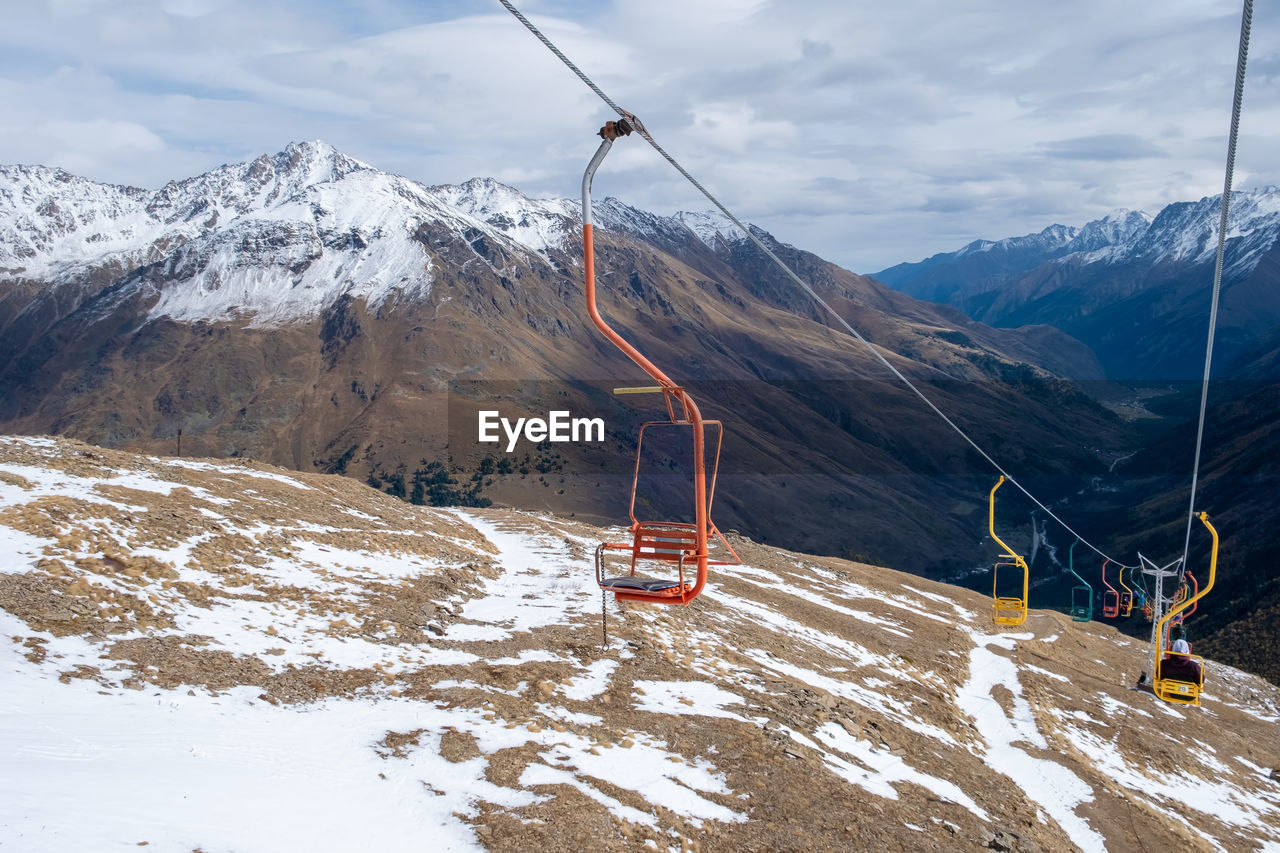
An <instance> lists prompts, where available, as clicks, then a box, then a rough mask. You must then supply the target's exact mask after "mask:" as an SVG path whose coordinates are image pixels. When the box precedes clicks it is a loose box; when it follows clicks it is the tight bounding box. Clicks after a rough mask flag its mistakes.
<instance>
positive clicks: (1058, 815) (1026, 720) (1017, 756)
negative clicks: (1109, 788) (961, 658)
mask: <svg viewBox="0 0 1280 853" xmlns="http://www.w3.org/2000/svg"><path fill="white" fill-rule="evenodd" d="M972 636H973V640H974V647H973V649H972V650H971V651H970V652H969V680H968V681H967V682H966V683H965V685H964V686H963V687H962V688H961V690H960V692H959V694H958V695H957V696H956V705H957V706H959V708H960V709H961V710H962V711H964V712H965V713H966V714H968V715H969V716H970V717H971V718H972V719H973V721H974V725H975V726H976V727H977V729H978V733H979V735H981V736H982V739H983V740H984V741H985V742H986V745H987V748H986V749H985V750H984V751H982V752H981V753H980V755H981V757H982V760H983V761H984V762H986V763H987V764H988V765H989V766H990V767H992V768H993V769H995V770H997V771H999V772H1001V773H1003V774H1004V775H1006V776H1008V777H1009V778H1010V779H1012V780H1013V782H1014V783H1015V784H1016V785H1017V786H1018V787H1019V788H1021V789H1022V790H1023V792H1024V793H1025V794H1026V795H1027V797H1028V798H1029V799H1030V800H1031V801H1032V802H1034V803H1036V804H1038V805H1039V806H1040V807H1041V808H1043V809H1044V810H1045V811H1046V812H1047V813H1048V814H1049V815H1050V816H1051V817H1052V818H1053V819H1054V820H1055V821H1057V823H1058V825H1059V826H1060V827H1062V829H1063V831H1065V832H1066V833H1067V835H1068V836H1070V838H1071V840H1072V842H1074V843H1075V844H1076V845H1077V846H1079V847H1080V849H1081V850H1084V851H1086V853H1092V851H1099V853H1105V851H1106V849H1107V844H1106V839H1105V838H1103V837H1102V835H1100V834H1099V833H1098V831H1097V830H1095V829H1094V828H1093V827H1092V826H1090V824H1089V821H1088V820H1087V819H1086V818H1083V817H1081V816H1080V815H1078V814H1077V813H1076V809H1077V808H1078V807H1079V806H1080V805H1081V804H1083V803H1087V802H1089V801H1091V800H1093V798H1094V792H1093V789H1092V788H1090V787H1089V785H1088V784H1087V783H1086V782H1085V781H1084V780H1082V779H1081V778H1080V777H1079V776H1077V775H1075V774H1074V773H1072V772H1071V771H1070V770H1069V769H1067V768H1066V767H1065V766H1063V765H1062V764H1059V763H1057V762H1055V761H1049V760H1046V759H1042V758H1035V757H1033V756H1032V755H1031V754H1030V753H1028V752H1026V751H1025V750H1023V749H1020V748H1019V747H1018V746H1016V745H1015V744H1017V743H1024V744H1026V745H1028V746H1031V747H1034V748H1037V749H1040V750H1044V749H1047V748H1048V744H1047V743H1046V742H1045V739H1044V735H1042V734H1041V733H1040V730H1039V729H1038V728H1037V727H1036V722H1035V717H1034V715H1033V714H1032V712H1031V706H1030V705H1029V704H1028V703H1027V700H1026V699H1025V698H1024V697H1023V695H1022V685H1021V683H1020V682H1019V681H1018V671H1017V668H1016V667H1015V666H1014V663H1013V661H1012V660H1010V659H1009V658H1007V657H1004V656H1002V655H998V654H995V653H994V652H992V651H991V650H990V649H988V648H987V646H988V645H996V646H1001V647H1004V648H1012V646H1013V644H1014V642H1015V641H1016V640H1017V639H1030V635H1026V634H1022V635H1009V634H1005V635H1000V636H983V635H980V634H977V633H974V634H973V635H972ZM997 686H1001V687H1004V688H1005V689H1006V690H1007V691H1008V692H1009V693H1010V694H1011V695H1012V699H1013V708H1012V714H1009V713H1007V712H1006V711H1005V709H1004V708H1003V707H1002V706H1001V704H1000V702H998V701H997V700H996V696H995V693H994V692H993V691H994V689H995V688H996V687H997Z"/></svg>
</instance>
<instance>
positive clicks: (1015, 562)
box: [987, 474, 1031, 625]
mask: <svg viewBox="0 0 1280 853" xmlns="http://www.w3.org/2000/svg"><path fill="white" fill-rule="evenodd" d="M1002 485H1004V475H1003V474H1002V475H1001V476H1000V479H999V480H997V481H996V484H995V485H994V486H992V487H991V496H990V510H989V512H988V516H987V518H988V522H989V523H988V526H989V528H990V530H991V538H992V539H994V540H995V541H996V543H997V544H998V545H999V546H1000V547H1001V548H1003V549H1004V553H1003V554H1001V555H1000V556H999V558H997V560H996V565H995V571H994V572H993V574H992V578H991V620H992V621H993V622H995V623H996V624H997V625H1021V624H1022V623H1023V622H1025V621H1027V588H1028V584H1029V582H1030V576H1031V570H1030V569H1029V568H1028V567H1027V561H1026V560H1025V559H1023V558H1022V557H1021V556H1019V555H1018V554H1015V553H1014V552H1013V549H1012V548H1010V547H1009V546H1008V545H1006V544H1004V541H1003V540H1002V539H1001V538H1000V537H999V536H997V535H996V489H998V488H1000V487H1001V486H1002ZM1002 567H1003V568H1004V569H1005V573H1006V575H1007V574H1008V572H1009V571H1010V570H1013V572H1014V575H1015V576H1016V575H1017V574H1018V572H1017V570H1018V569H1021V570H1022V595H1021V596H1017V595H1001V594H1000V569H1001V568H1002Z"/></svg>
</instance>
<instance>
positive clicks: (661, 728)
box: [0, 439, 1280, 851]
mask: <svg viewBox="0 0 1280 853" xmlns="http://www.w3.org/2000/svg"><path fill="white" fill-rule="evenodd" d="M39 472H47V475H46V474H42V473H39ZM133 478H138V479H133ZM94 479H96V480H102V481H114V482H104V483H99V484H98V485H92V486H90V487H89V488H88V489H87V490H86V495H87V496H86V497H82V498H77V497H74V496H61V497H59V496H56V495H54V494H52V493H51V492H53V491H57V489H58V488H60V487H58V486H54V485H48V484H49V483H73V484H74V483H81V484H83V483H87V482H89V481H90V480H94ZM139 479H141V480H144V481H145V482H139ZM0 483H2V484H3V486H4V487H5V488H6V489H8V490H9V491H8V492H6V494H10V495H20V497H13V498H12V499H11V500H10V502H9V506H8V507H7V508H3V509H0V525H3V526H5V527H9V528H11V529H14V530H21V531H25V532H27V533H28V534H29V535H33V536H37V537H40V538H41V540H43V541H44V542H45V544H43V545H42V546H41V553H39V554H38V555H35V556H33V557H32V559H31V560H30V561H29V562H27V563H23V562H20V561H16V562H14V563H12V565H13V566H14V568H13V569H12V570H10V571H7V572H5V573H3V574H0V607H3V608H4V609H5V610H7V611H8V612H9V613H11V614H13V615H14V616H17V617H18V618H19V619H21V620H22V621H23V622H24V623H25V624H26V626H27V629H26V631H25V632H24V634H23V635H22V636H15V637H13V641H14V642H17V643H20V644H21V645H23V646H24V647H25V648H27V649H29V651H28V652H27V655H28V658H29V660H31V662H32V664H33V666H34V665H39V666H42V667H45V668H52V671H54V672H57V671H59V667H60V664H59V659H58V658H57V654H58V652H57V651H56V650H57V649H58V648H59V647H58V644H57V642H56V637H57V636H59V635H76V636H82V637H85V638H87V639H88V640H89V641H90V642H91V643H93V644H94V645H95V646H96V647H97V648H99V649H100V650H101V652H102V658H101V659H100V662H99V664H98V665H96V666H93V667H84V666H80V667H77V668H74V669H71V668H67V669H65V670H63V671H62V674H63V677H64V678H92V679H94V680H97V681H99V683H101V684H102V689H104V690H107V691H112V690H120V689H128V688H135V689H142V688H145V689H154V690H164V689H177V690H182V691H186V690H202V691H215V692H216V691H222V690H226V689H228V688H230V687H234V686H237V685H252V687H253V689H254V690H255V691H260V698H261V700H262V701H264V702H270V703H272V704H282V705H283V706H285V707H294V706H296V707H297V708H298V709H299V710H300V711H305V709H306V706H307V703H309V702H311V701H313V700H315V699H317V698H320V697H326V696H328V697H336V698H345V699H351V700H355V699H365V700H376V701H393V700H394V701H409V702H419V703H422V704H423V707H424V708H426V707H431V708H443V709H448V710H450V711H451V713H454V714H455V717H454V721H455V723H456V724H455V725H453V726H450V727H448V728H446V729H443V730H433V729H422V730H416V731H388V732H387V733H386V735H385V737H384V738H383V740H382V743H381V744H379V745H378V747H377V748H378V749H379V750H380V752H379V754H380V755H382V756H383V757H384V758H385V760H386V761H388V762H395V761H398V760H400V759H402V758H405V757H408V756H411V755H412V754H413V753H414V752H415V751H417V750H438V751H439V752H440V754H442V755H444V756H445V757H446V758H447V759H448V760H450V761H458V762H465V761H471V760H475V759H477V758H480V759H483V761H484V762H485V767H486V770H485V774H486V778H487V779H488V780H489V781H490V782H492V783H494V784H496V785H500V786H502V787H507V788H512V789H524V788H526V787H527V788H528V789H530V790H533V791H536V792H538V793H544V794H552V795H554V797H553V798H552V799H547V800H544V801H541V802H537V803H534V804H532V805H528V806H523V807H502V806H498V805H496V804H494V803H487V802H481V803H479V804H478V805H479V815H478V816H477V817H475V818H469V819H468V820H469V821H470V822H471V823H473V824H474V825H475V831H476V837H477V839H478V840H479V841H480V842H481V843H483V844H484V845H485V846H486V847H488V848H490V849H495V850H528V849H531V848H534V847H537V848H540V849H544V850H548V851H557V850H578V849H583V848H584V847H586V846H590V847H593V848H596V849H614V850H623V849H642V845H643V844H644V843H645V842H646V841H648V840H652V841H653V842H654V843H657V844H659V846H660V847H663V848H665V847H668V846H674V847H676V848H677V849H680V848H681V847H682V846H683V848H684V849H699V850H802V849H803V850H813V849H823V850H825V849H854V850H864V849H876V850H902V851H908V850H921V849H941V850H982V849H1005V850H1024V851H1033V850H1043V851H1049V850H1053V851H1056V850H1070V849H1074V847H1073V841H1072V839H1073V838H1074V839H1076V840H1077V841H1079V840H1080V839H1083V838H1085V837H1086V836H1088V837H1094V835H1089V833H1093V834H1095V835H1096V837H1098V838H1100V839H1102V841H1103V843H1105V845H1106V849H1108V850H1115V851H1125V850H1134V851H1136V850H1144V849H1146V850H1149V849H1156V848H1161V849H1174V848H1176V849H1187V850H1209V849H1213V847H1214V846H1215V845H1216V846H1219V847H1222V848H1226V849H1231V850H1237V849H1238V850H1249V849H1255V848H1256V847H1257V845H1258V844H1259V843H1260V842H1261V841H1262V840H1264V839H1267V838H1274V837H1275V835H1276V833H1277V832H1278V831H1280V785H1278V784H1277V783H1276V782H1274V781H1271V780H1269V779H1268V778H1267V775H1266V774H1267V769H1268V768H1277V767H1280V746H1278V743H1280V740H1278V739H1277V738H1276V737H1275V732H1276V721H1277V718H1280V690H1277V689H1276V688H1275V687H1273V686H1271V685H1268V684H1266V683H1265V682H1263V681H1261V680H1260V679H1257V678H1255V677H1252V676H1247V675H1244V674H1243V673H1239V672H1237V671H1234V670H1231V669H1230V668H1229V667H1224V666H1221V665H1216V664H1212V663H1211V667H1212V670H1211V675H1210V678H1209V684H1208V690H1209V694H1210V695H1209V697H1208V698H1207V699H1206V702H1205V706H1204V707H1203V708H1201V709H1186V710H1177V709H1172V708H1169V707H1167V706H1165V705H1163V704H1162V703H1160V702H1158V701H1157V700H1156V699H1154V697H1152V696H1150V695H1149V694H1145V693H1138V692H1135V691H1133V690H1130V689H1129V688H1128V686H1127V685H1128V684H1130V683H1132V682H1133V680H1134V678H1135V677H1136V675H1137V672H1138V670H1139V669H1140V668H1141V667H1142V666H1143V665H1144V662H1145V661H1144V649H1143V647H1141V646H1140V645H1137V644H1135V643H1133V642H1131V641H1129V640H1128V639H1127V638H1124V637H1122V636H1120V635H1118V634H1117V632H1115V631H1114V630H1113V629H1111V628H1110V627H1107V626H1102V625H1097V624H1087V625H1079V624H1074V623H1072V622H1071V621H1070V620H1069V618H1067V617H1064V616H1062V615H1060V614H1056V613H1049V612H1035V613H1033V614H1032V616H1031V618H1030V620H1029V621H1028V623H1027V624H1026V625H1025V626H1023V627H1022V628H1019V629H1017V631H1016V632H1008V633H1004V634H998V633H995V632H993V630H992V626H991V625H990V622H989V619H988V617H987V603H988V602H987V600H986V599H985V598H984V597H983V596H980V595H977V594H975V593H971V592H968V591H965V590H960V589H956V588H952V587H946V586H943V585H940V584H936V583H932V582H929V581H926V580H922V579H919V578H915V577H911V576H907V575H903V574H900V573H898V572H894V571H892V570H887V569H877V568H874V567H871V566H867V565H863V564H858V563H851V562H847V561H842V560H837V559H830V558H813V557H808V556H805V555H801V554H795V553H791V552H786V551H781V550H777V549H773V548H768V547H764V546H761V545H758V544H756V543H753V542H750V541H749V540H745V539H741V538H738V537H735V538H734V539H733V542H734V545H735V547H737V548H738V550H739V552H740V554H741V556H742V558H743V560H744V565H741V566H737V567H724V568H721V569H718V570H716V572H715V575H714V578H713V582H712V584H711V586H710V587H709V588H708V591H707V593H706V594H705V595H704V596H703V597H702V598H700V599H699V600H698V601H697V602H696V603H695V604H694V605H693V606H691V607H689V608H655V607H652V606H644V605H624V606H621V607H619V606H617V605H613V604H610V605H609V618H610V630H611V634H612V640H611V642H610V643H609V644H608V645H607V646H602V645H601V643H600V634H599V627H600V625H599V619H600V612H599V609H598V608H599V605H600V599H599V597H598V595H597V592H596V589H595V586H594V584H593V583H592V582H591V580H590V569H589V554H590V549H591V547H592V546H593V544H594V543H595V542H596V541H599V539H600V538H601V537H602V536H604V535H609V536H610V537H615V536H617V533H616V531H615V532H613V533H609V534H605V533H604V532H602V531H600V530H598V529H596V528H592V527H589V526H587V525H583V524H580V523H575V522H567V521H564V520H563V519H555V518H550V517H539V516H535V515H530V514H524V513H517V512H512V511H509V510H485V511H472V512H469V513H462V514H455V513H450V512H442V511H438V510H430V509H424V508H418V507H412V506H409V505H406V504H404V503H402V502H399V501H395V500H392V499H390V498H388V497H387V496H385V495H382V494H380V493H378V492H375V491H373V490H371V489H368V488H365V487H363V486H360V485H359V484H356V483H354V482H352V481H350V480H347V479H344V478H339V477H331V476H322V475H302V474H296V473H292V472H287V471H282V470H280V469H273V468H270V467H268V466H264V465H260V464H256V463H251V464H247V465H231V464H227V463H218V462H214V461H212V460H201V461H198V462H195V463H194V467H192V463H190V462H187V461H185V460H183V461H182V464H175V463H174V461H173V460H166V459H163V458H155V459H149V458H146V457H138V456H133V455H130V454H127V453H122V452H117V451H110V450H103V449H100V448H94V447H90V446H88V445H84V444H81V443H78V442H74V441H68V440H62V439H58V440H51V441H49V442H47V443H46V444H43V445H34V446H33V445H31V444H27V443H20V442H14V441H12V440H4V441H0ZM163 483H169V484H171V485H172V488H171V489H169V490H168V491H167V493H166V490H165V489H164V488H162V487H161V484H163ZM42 484H43V485H42ZM13 490H18V491H13ZM42 490H43V492H44V493H45V494H44V496H41V492H42ZM494 543H499V544H503V546H504V548H505V549H506V550H505V551H502V550H499V549H498V548H497V547H495V544H494ZM513 543H514V544H513ZM187 546H190V547H189V548H188V547H187ZM157 554H158V555H159V556H157ZM521 554H524V555H525V556H523V557H522V556H521ZM495 601H503V602H505V604H504V605H503V608H504V609H500V610H499V611H497V612H498V613H499V615H498V616H496V617H495V616H494V615H492V613H493V611H492V610H490V611H486V610H485V609H484V608H485V607H487V606H489V603H492V602H495ZM243 602H255V603H257V605H258V606H260V607H262V608H265V610H254V611H253V612H255V613H265V614H267V615H266V616H248V617H246V618H244V619H242V620H241V621H240V624H239V627H238V628H236V629H235V632H234V634H233V635H231V636H229V637H223V636H212V635H201V634H199V633H198V632H194V631H192V629H191V628H188V627H184V626H188V625H198V624H201V623H199V622H198V621H194V622H193V621H192V620H193V619H195V618H196V617H199V616H200V615H201V614H204V613H207V612H209V611H210V610H217V611H218V612H221V613H231V614H234V613H236V612H237V610H236V608H237V607H238V606H239V604H240V603H243ZM486 612H488V613H489V614H490V615H487V616H486V615H484V614H485V613H486ZM533 617H536V618H533ZM264 618H265V619H266V620H267V621H266V624H264V621H263V620H264ZM522 625H525V626H526V627H521V626H522ZM335 640H341V641H343V642H344V643H346V644H349V645H348V646H347V648H361V649H364V658H363V661H358V662H356V663H347V664H341V663H338V662H336V660H337V659H336V658H334V657H332V656H331V653H330V650H331V649H332V645H331V643H332V642H333V641H335ZM255 646H256V647H259V648H260V649H261V651H256V652H255V651H252V649H253V648H254V647H255ZM246 649H248V651H246ZM440 655H454V656H461V657H458V658H457V661H455V662H445V658H442V657H440ZM593 684H594V686H592V685H593ZM664 697H667V698H664ZM672 697H674V698H672ZM1001 721H1003V722H1001ZM993 724H997V725H998V726H1003V727H1004V728H1005V729H1006V730H1007V732H1008V734H1007V736H996V735H993V733H992V732H993V731H998V729H996V730H993V729H992V728H991V726H992V725H993ZM493 727H500V728H502V730H503V731H506V732H508V733H509V734H508V735H507V737H508V739H510V738H514V742H515V744H516V745H514V746H506V747H503V748H501V749H494V750H490V751H486V750H485V749H483V748H482V745H483V744H484V743H486V737H487V735H486V732H487V731H489V730H490V729H491V728H493ZM592 750H594V752H592ZM655 750H656V752H655ZM654 754H659V755H665V756H666V758H665V759H663V760H665V761H668V762H670V763H671V766H672V767H673V768H678V767H690V768H704V769H709V770H710V771H714V772H716V773H720V774H723V777H724V781H725V784H726V785H727V787H728V790H729V791H730V793H727V794H719V793H714V792H711V793H707V792H697V791H693V790H692V789H690V790H688V792H687V795H688V797H689V801H690V802H693V803H695V805H696V803H703V804H704V805H705V806H706V808H711V806H715V807H716V808H717V809H722V810H723V809H728V810H729V811H730V813H731V814H733V815H736V817H734V818H733V819H731V820H729V819H709V818H708V819H701V820H698V819H694V818H691V817H690V816H689V815H688V814H686V813H681V812H680V811H678V810H672V809H669V808H664V807H661V806H655V805H654V804H653V803H651V802H649V801H648V800H647V799H646V796H645V794H644V792H643V791H642V790H634V789H632V788H628V787H626V779H627V776H626V773H625V770H623V771H621V772H620V773H619V775H617V776H613V775H610V774H608V773H606V774H604V775H601V771H600V770H599V769H591V768H593V767H595V765H594V764H592V763H591V762H593V761H595V760H596V759H597V758H603V759H607V762H606V763H608V764H609V765H611V766H615V767H617V768H626V767H627V764H628V761H629V760H632V759H631V758H629V756H635V760H640V759H641V758H643V757H644V756H651V755H654ZM1009 761H1013V762H1014V764H1013V765H1010V764H1009V763H1008V762H1009ZM548 765H550V766H552V767H553V768H556V769H559V770H563V771H564V772H566V773H569V774H571V775H572V778H574V779H575V780H576V781H577V783H579V784H580V785H588V786H589V787H592V788H594V789H595V790H596V791H597V792H600V793H604V794H605V795H607V796H608V797H611V798H613V799H614V800H615V801H616V802H617V803H618V804H620V806H625V807H630V808H633V809H636V810H637V811H636V812H627V814H637V813H639V814H648V815H652V822H649V821H648V819H646V821H644V822H636V821H634V820H628V819H624V818H622V817H620V814H621V812H620V811H619V809H612V808H608V807H606V806H604V805H602V804H601V802H600V801H599V799H598V798H595V799H593V798H591V797H589V796H587V794H585V793H584V792H583V791H582V790H581V789H580V788H579V787H574V786H572V785H569V784H562V783H532V782H530V783H525V782H522V781H521V780H522V779H524V778H527V777H526V774H527V773H530V772H535V773H536V772H544V773H545V772H546V770H545V768H546V767H547V766H548ZM461 766H462V765H459V767H460V769H461ZM1065 774H1070V776H1071V777H1074V778H1075V779H1076V780H1077V783H1078V785H1079V786H1080V788H1081V790H1082V791H1084V792H1087V797H1081V798H1079V799H1080V802H1079V803H1078V804H1077V805H1074V806H1073V807H1072V808H1071V809H1069V810H1068V811H1069V815H1068V814H1060V813H1058V812H1055V809H1056V808H1057V807H1058V806H1057V802H1058V801H1059V800H1061V798H1062V797H1063V796H1065V794H1064V790H1065V789H1060V790H1056V791H1055V792H1054V794H1053V796H1051V797H1049V798H1047V799H1046V798H1044V792H1043V791H1044V789H1043V784H1044V781H1043V780H1045V779H1053V778H1068V777H1067V776H1066V775H1065ZM424 783H425V784H428V785H434V786H437V787H446V786H448V784H449V780H448V779H430V780H424ZM1077 783H1073V784H1077ZM423 795H424V796H428V795H429V793H424V794H423ZM1038 797H1039V799H1037V798H1038ZM1055 798H1056V799H1055ZM706 804H710V805H706ZM1055 815H1057V817H1055ZM1064 821H1065V823H1064ZM1077 824H1079V825H1077ZM1081 825H1082V826H1084V827H1085V829H1084V830H1082V829H1081V828H1080V826H1081Z"/></svg>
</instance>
